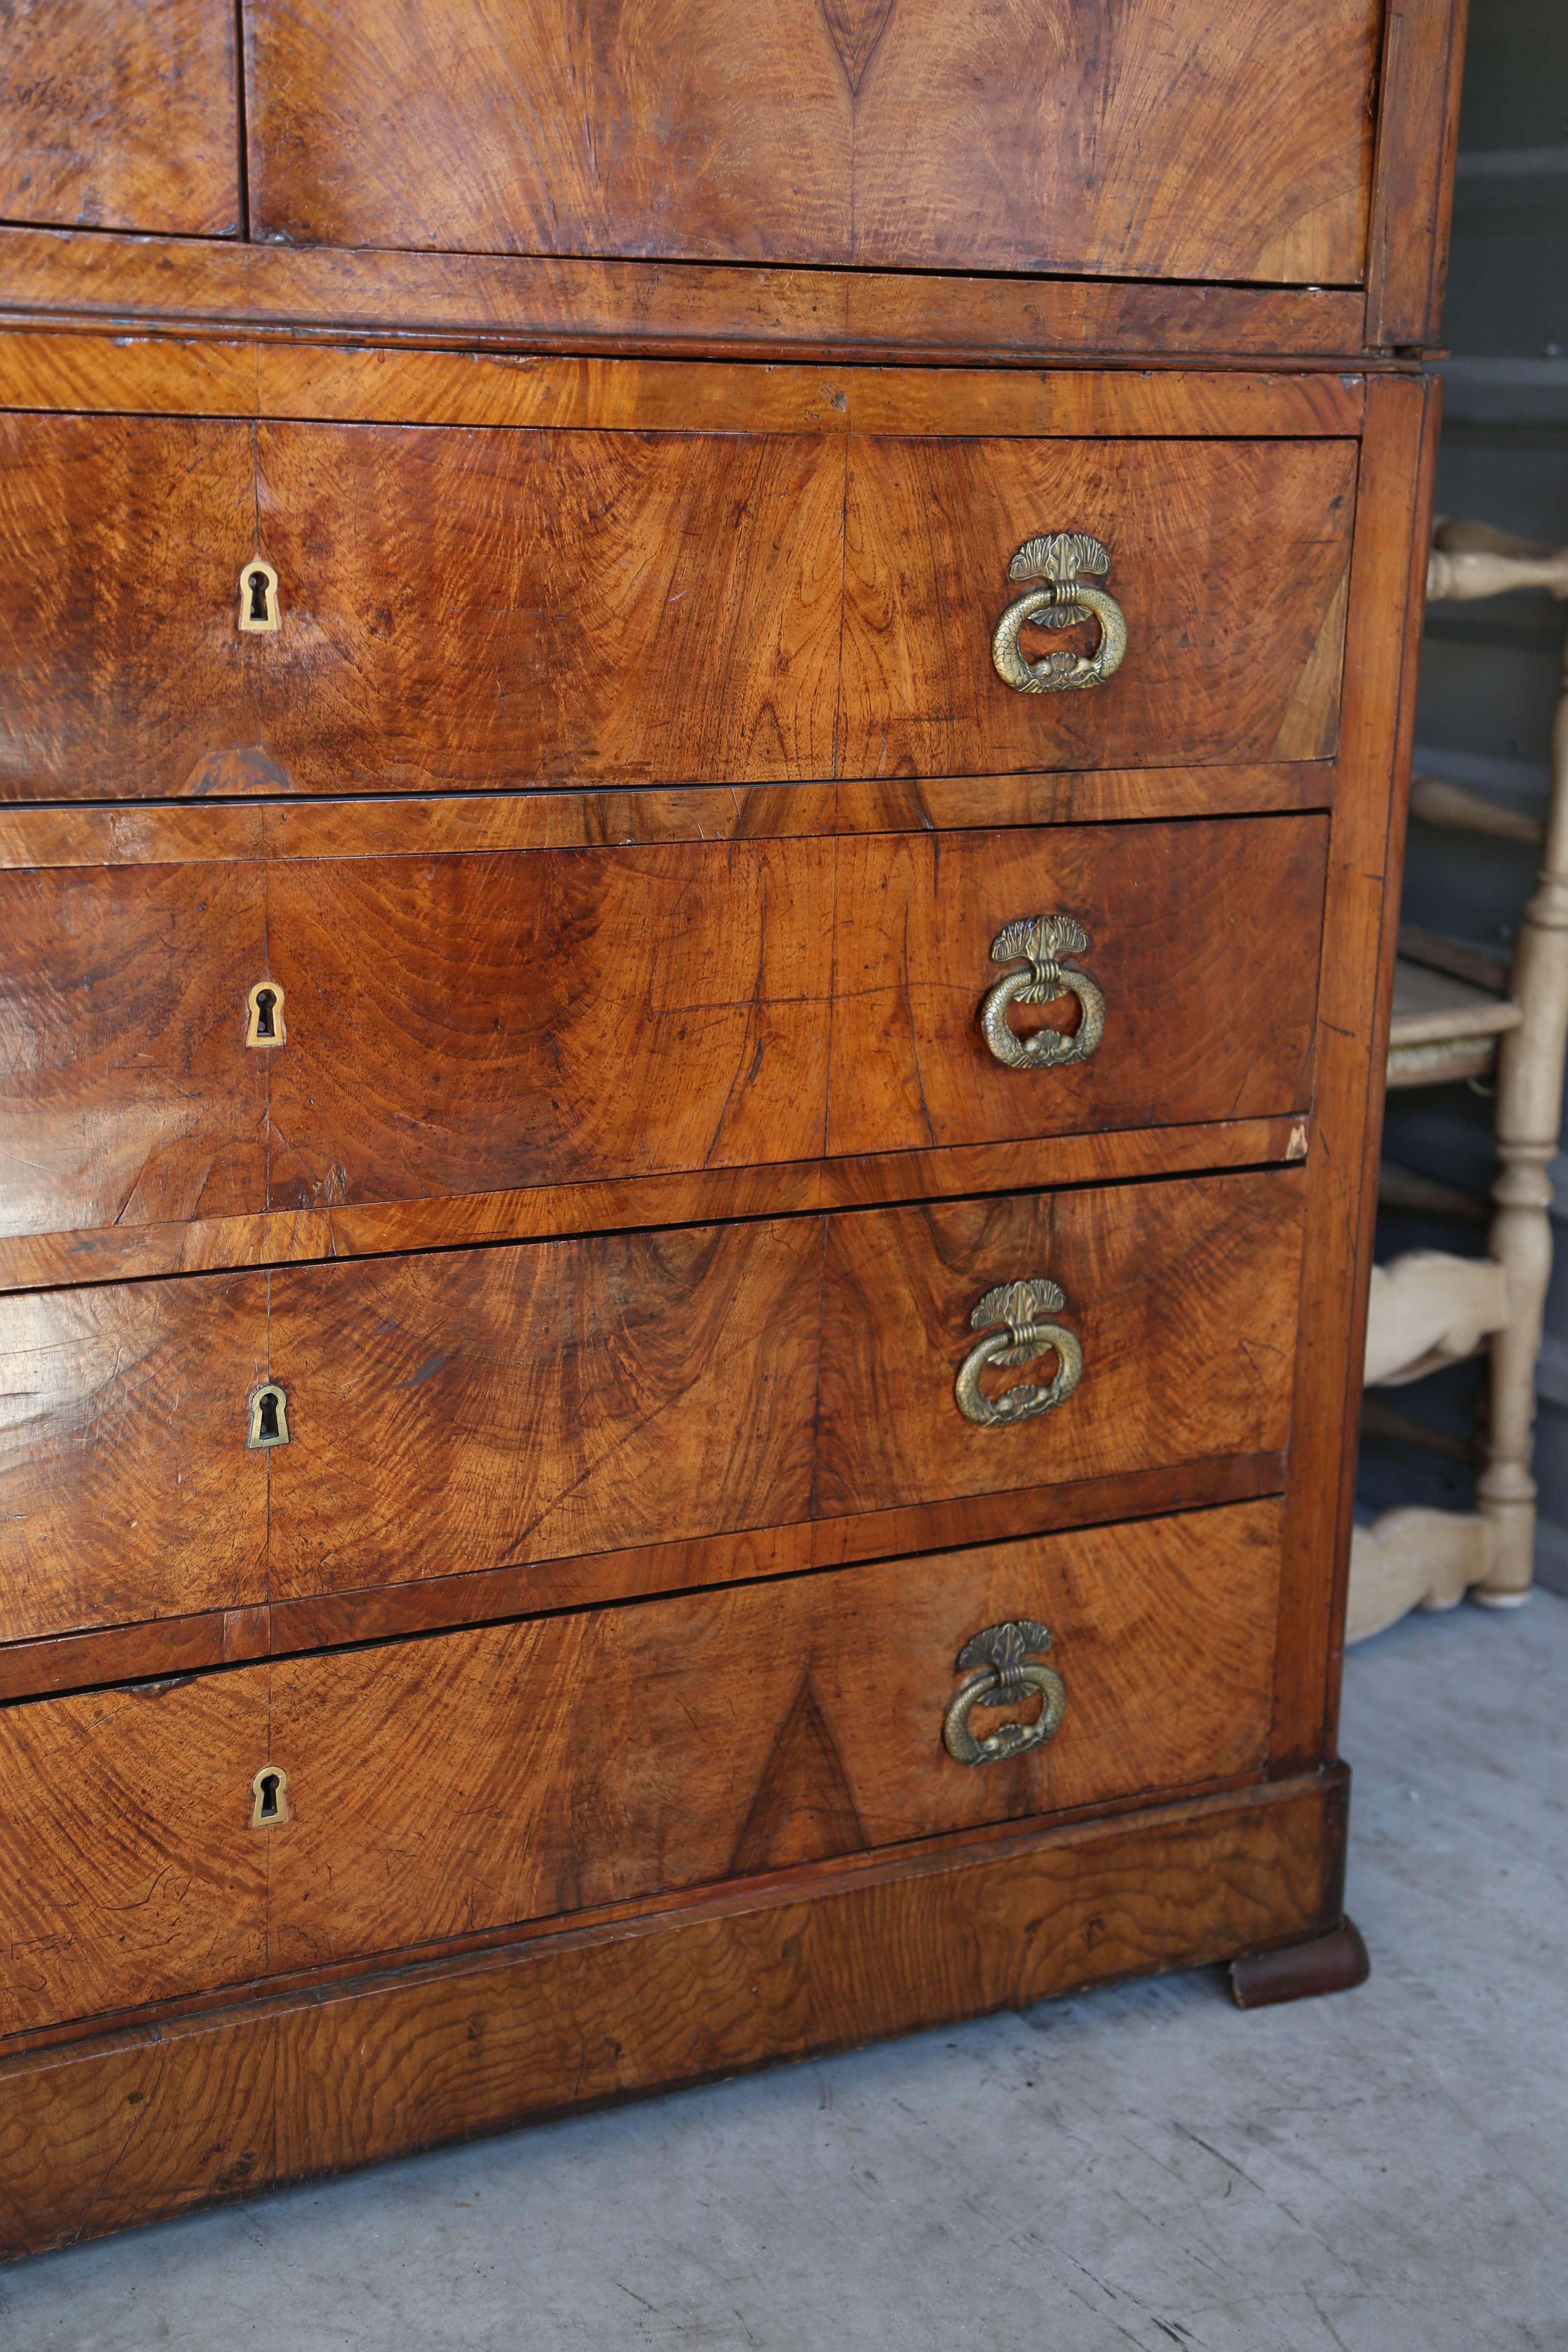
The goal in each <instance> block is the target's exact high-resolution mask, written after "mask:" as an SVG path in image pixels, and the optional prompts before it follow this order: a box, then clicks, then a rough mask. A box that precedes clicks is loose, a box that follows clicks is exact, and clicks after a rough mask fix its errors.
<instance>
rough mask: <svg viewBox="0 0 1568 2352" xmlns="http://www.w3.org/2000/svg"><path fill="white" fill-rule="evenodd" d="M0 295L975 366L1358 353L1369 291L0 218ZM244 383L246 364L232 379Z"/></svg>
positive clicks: (542, 346)
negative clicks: (76, 227)
mask: <svg viewBox="0 0 1568 2352" xmlns="http://www.w3.org/2000/svg"><path fill="white" fill-rule="evenodd" d="M0 296H3V298H4V300H5V306H6V308H7V309H8V310H10V311H11V312H12V313H13V314H16V313H24V314H26V313H31V314H34V315H35V316H36V317H37V318H38V319H39V320H47V322H48V323H49V324H51V325H53V323H54V322H55V321H56V320H57V319H58V315H59V314H60V313H61V312H63V311H69V312H71V313H72V314H73V315H74V316H75V317H78V318H80V319H84V320H103V321H107V320H113V321H115V322H116V323H117V325H121V326H124V327H134V328H139V329H145V328H149V327H151V328H155V329H157V330H159V331H166V330H167V329H169V328H171V327H177V328H179V329H180V330H181V331H184V332H186V333H188V334H191V335H193V336H195V335H201V336H208V335H211V336H216V337H218V338H220V339H225V338H228V337H232V336H233V335H234V334H235V333H236V332H237V331H244V330H245V329H246V328H247V327H258V328H277V327H284V328H291V329H299V330H302V331H304V332H305V333H307V334H312V335H320V336H321V337H322V338H323V339H324V340H326V341H333V342H341V341H342V337H343V334H344V332H345V331H351V332H353V335H354V336H355V337H356V339H358V338H361V337H364V338H368V339H369V340H371V341H375V342H381V343H390V342H395V341H398V340H401V339H402V338H405V337H408V338H411V339H414V340H416V341H417V340H418V339H420V338H434V339H435V340H437V341H440V342H443V343H453V342H456V343H458V344H463V345H468V346H479V347H480V348H487V349H493V350H498V351H503V352H516V353H518V354H519V355H521V356H524V357H532V356H534V355H536V354H538V353H540V352H563V353H565V354H567V355H570V356H573V357H575V356H577V355H580V354H582V353H584V352H593V353H603V354H605V355H616V354H620V353H625V354H627V355H629V356H631V357H634V358H637V359H647V358H648V357H649V356H650V355H657V356H664V357H668V358H675V359H689V358H699V359H700V358H708V357H713V356H717V357H719V358H721V359H756V360H763V361H766V362H768V363H769V364H770V365H773V364H776V363H777V362H779V360H780V358H781V356H787V357H788V358H789V359H792V360H801V359H812V360H826V361H831V362H833V364H834V365H835V366H837V365H838V364H840V363H841V362H845V361H849V360H855V361H865V362H868V363H869V364H873V365H881V364H884V363H885V362H888V361H889V360H898V361H904V360H917V361H921V362H927V361H929V362H940V363H942V364H944V365H945V364H948V363H951V362H954V361H961V362H963V363H964V364H966V365H969V366H974V367H990V366H997V367H1005V368H1015V367H1022V366H1027V365H1029V364H1034V365H1041V364H1044V363H1045V362H1048V361H1050V360H1051V359H1053V358H1054V357H1057V356H1059V355H1065V354H1071V355H1072V356H1074V357H1075V358H1079V359H1083V358H1089V359H1098V360H1103V359H1104V358H1105V357H1106V356H1107V355H1108V354H1110V353H1116V354H1123V353H1132V354H1140V355H1147V356H1148V357H1150V358H1153V359H1158V360H1159V361H1160V362H1162V364H1166V363H1168V362H1170V361H1171V360H1172V359H1173V358H1177V357H1181V358H1186V359H1195V360H1202V359H1205V358H1208V357H1215V358H1219V359H1223V360H1225V361H1226V362H1229V361H1232V360H1234V359H1235V358H1236V357H1237V355H1241V354H1250V355H1252V356H1255V357H1258V358H1265V359H1283V360H1285V361H1286V362H1291V361H1294V360H1297V359H1301V358H1308V357H1313V356H1315V357H1320V358H1328V359H1335V358H1339V359H1341V360H1342V359H1343V358H1344V356H1345V355H1346V354H1348V353H1359V352H1360V350H1361V343H1362V324H1363V314H1364V311H1365V308H1366V305H1365V303H1364V301H1363V298H1362V296H1361V295H1360V294H1359V293H1352V292H1343V291H1338V290H1336V289H1333V288H1324V287H1321V286H1304V287H1300V288H1291V287H1275V286H1257V287H1254V286H1234V285H1208V286H1203V285H1159V284H1148V283H1145V284H1142V285H1141V284H1139V283H1137V282H1136V281H1131V282H1127V283H1122V282H1119V281H1118V280H1116V279H1114V278H1103V279H1099V280H1096V279H1093V278H986V277H958V276H954V275H952V274H951V273H948V272H942V273H940V274H923V273H921V272H919V271H913V272H911V271H904V272H902V273H893V272H889V271H877V270H869V269H837V270H831V269H787V268H786V269H757V268H746V267H742V266H737V265H734V264H728V265H727V264H722V263H721V264H718V265H711V266H710V265H708V264H704V263H701V262H690V261H688V262H669V263H661V262H648V261H570V260H560V259H557V258H555V257H552V256H550V255H542V256H541V255H523V256H512V255H506V254H497V253H410V252H388V251H385V250H382V251H379V252H378V251H375V250H374V249H371V250H367V251H363V252H349V251H346V250H344V249H343V248H342V247H339V248H337V249H332V248H331V247H321V246H318V247H288V246H276V245H273V246H269V245H224V244H221V243H219V242H217V241H216V240H211V241H207V240H203V239H199V238H190V237H184V238H180V237H133V236H112V235H110V234H106V233H103V232H93V233H91V234H86V233H82V232H73V231H70V230H62V229H37V228H7V227H5V226H4V225H0ZM241 398H242V400H243V402H244V404H245V409H244V413H247V414H248V413H249V405H250V403H251V402H253V401H254V400H255V398H256V376H255V372H254V370H253V371H252V373H251V378H250V385H249V388H248V390H247V391H246V392H244V393H243V394H241Z"/></svg>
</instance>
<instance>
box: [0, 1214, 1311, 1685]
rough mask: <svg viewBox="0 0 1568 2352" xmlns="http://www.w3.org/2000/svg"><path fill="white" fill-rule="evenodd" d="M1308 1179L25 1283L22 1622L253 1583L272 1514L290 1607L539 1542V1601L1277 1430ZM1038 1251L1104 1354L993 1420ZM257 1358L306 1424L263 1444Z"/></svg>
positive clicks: (277, 1596)
mask: <svg viewBox="0 0 1568 2352" xmlns="http://www.w3.org/2000/svg"><path fill="white" fill-rule="evenodd" d="M1301 1202H1302V1182H1301V1171H1300V1169H1299V1168H1298V1169H1290V1170H1281V1171H1259V1172H1254V1173H1248V1174H1242V1175H1228V1176H1214V1177H1207V1178H1202V1179H1196V1180H1185V1181H1167V1182H1163V1183H1145V1184H1131V1185H1121V1186H1108V1187H1105V1188H1103V1189H1100V1190H1091V1191H1086V1192H1057V1193H1050V1192H1043V1193H1031V1194H1026V1195H1023V1196H1021V1197H1016V1198H1012V1199H983V1200H977V1201H964V1202H939V1203H931V1204H927V1205H925V1206H921V1207H916V1208H906V1209H888V1210H868V1211H863V1212H858V1213H852V1214H843V1215H837V1216H832V1217H827V1218H817V1217H812V1216H801V1217H792V1218H780V1219H772V1220H767V1219H759V1220H757V1221H755V1222H753V1223H740V1224H731V1225H711V1226H700V1227H688V1228H685V1229H677V1230H673V1231H666V1232H656V1233H627V1234H605V1235H599V1236H595V1237H592V1238H588V1239H583V1240H574V1241H569V1242H557V1243H548V1244H530V1245H526V1246H521V1247H504V1248H494V1249H487V1250H471V1251H452V1252H449V1253H436V1254H430V1255H422V1256H416V1257H405V1258H381V1259H362V1260H359V1261H353V1262H342V1263H339V1264H336V1265H317V1266H308V1267H294V1268H289V1269H286V1270H284V1271H281V1272H277V1273H273V1274H270V1275H267V1274H253V1275H240V1276H228V1277H225V1278H224V1279H223V1280H221V1281H216V1280H214V1279H212V1278H209V1277H195V1278H191V1279H187V1280H183V1281H160V1282H148V1283H142V1284H136V1285H131V1286H121V1287H115V1288H102V1289H100V1288H86V1289H81V1290H74V1291H62V1292H58V1293H51V1294H48V1295H47V1296H44V1297H23V1298H14V1299H9V1300H5V1301H4V1302H0V1342H3V1343H4V1347H5V1354H4V1356H3V1357H0V1376H3V1377H0V1393H4V1394H5V1395H8V1396H9V1398H10V1399H11V1400H12V1402H11V1403H10V1404H9V1406H8V1407H7V1412H8V1414H9V1417H10V1418H9V1427H8V1429H7V1430H6V1432H5V1440H4V1451H3V1452H0V1637H3V1638H5V1639H8V1640H19V1639H26V1638H27V1637H29V1636H33V1635H41V1634H44V1633H51V1632H55V1631H63V1630H67V1629H69V1628H71V1627H73V1626H94V1625H107V1624H111V1623H114V1622H125V1621H128V1620H129V1621H131V1622H140V1621H142V1620H144V1619H151V1618H157V1617H163V1616H168V1615H174V1614H179V1613H182V1612H191V1611H193V1610H197V1609H204V1608H205V1609H214V1608H223V1607H238V1606H241V1605H243V1604H244V1603H246V1602H248V1601H252V1600H255V1599H257V1598H258V1597H259V1595H258V1592H257V1591H256V1581H255V1570H254V1567H253V1565H252V1563H253V1562H254V1560H255V1559H256V1557H257V1550H258V1547H264V1556H265V1560H266V1583H265V1586H264V1588H263V1590H264V1591H265V1592H266V1594H267V1595H268V1597H269V1599H270V1601H272V1602H273V1603H274V1604H277V1603H279V1602H285V1601H292V1600H298V1599H301V1598H308V1597H310V1596H312V1595H317V1594H323V1593H342V1592H352V1591H362V1590H363V1589H365V1588H367V1587H376V1586H385V1585H396V1584H404V1583H407V1582H409V1581H411V1580H423V1579H426V1578H430V1577H437V1576H457V1575H461V1574H464V1573H467V1572H470V1571H475V1570H486V1569H492V1568H497V1567H500V1566H502V1565H510V1564H521V1565H531V1564H534V1563H537V1564H538V1565H539V1567H540V1570H541V1577H540V1585H539V1591H540V1594H541V1601H542V1605H548V1594H549V1590H550V1580H549V1572H548V1563H549V1562H550V1561H552V1560H556V1559H569V1558H574V1557H577V1556H581V1555H583V1554H589V1553H605V1552H610V1551H613V1550H616V1549H624V1548H628V1547H636V1546H640V1545H652V1544H669V1543H678V1542H680V1541H683V1540H686V1539H695V1538H707V1537H716V1536H722V1535H727V1534H730V1533H732V1532H736V1531H739V1530H743V1529H748V1528H754V1529H764V1528H778V1527H784V1526H795V1525H799V1524H803V1523H805V1522H808V1521H810V1520H812V1519H815V1518H826V1519H833V1518H837V1517H846V1516H848V1515H855V1514H867V1513H877V1512H880V1511H885V1510H890V1509H895V1508H900V1507H906V1506H912V1505H920V1504H923V1503H935V1502H940V1501H943V1500H945V1499H948V1498H951V1497H955V1496H957V1497H962V1496H978V1495H985V1494H993V1493H1003V1492H1010V1491H1012V1490H1014V1489H1019V1488H1032V1487H1040V1486H1051V1485H1053V1484H1058V1483H1061V1482H1068V1481H1078V1480H1087V1479H1101V1480H1114V1479H1117V1478H1121V1477H1124V1476H1131V1475H1135V1474H1138V1473H1140V1472H1142V1471H1144V1470H1147V1469H1149V1468H1151V1467H1155V1466H1161V1465H1181V1464H1187V1463H1196V1462H1203V1461H1209V1460H1213V1459H1215V1458H1216V1457H1225V1456H1231V1455H1245V1456H1255V1455H1260V1454H1261V1455H1274V1454H1278V1453H1279V1451H1280V1450H1281V1449H1282V1448H1283V1446H1284V1444H1285V1442H1286V1437H1287V1433H1288V1430H1289V1410H1290V1391H1291V1381H1292V1376H1293V1375H1292V1365H1293V1347H1294V1339H1295V1320H1296V1299H1297V1285H1298V1276H1299V1267H1300V1240H1301ZM1030 1276H1046V1277H1047V1278H1048V1279H1050V1280H1053V1281H1054V1282H1056V1283H1057V1284H1058V1285H1059V1286H1060V1288H1061V1290H1062V1291H1063V1292H1064V1293H1065V1296H1066V1305H1065V1307H1063V1308H1062V1310H1061V1320H1062V1321H1063V1322H1064V1323H1065V1324H1066V1326H1067V1327H1068V1329H1069V1330H1070V1331H1072V1332H1073V1333H1074V1334H1075V1335H1076V1337H1077V1338H1078V1339H1079V1341H1080V1342H1081V1345H1082V1349H1083V1357H1084V1370H1083V1375H1082V1379H1081V1381H1080V1382H1079V1386H1078V1387H1077V1389H1076V1390H1075V1391H1073V1392H1072V1393H1071V1394H1070V1395H1068V1396H1066V1398H1065V1399H1064V1401H1063V1402H1060V1403H1059V1404H1058V1405H1057V1406H1056V1407H1055V1409H1054V1410H1051V1411H1048V1412H1044V1413H1042V1414H1040V1415H1038V1416H1037V1417H1034V1418H1030V1419H1027V1420H1024V1421H1020V1422H1017V1423H1014V1424H1011V1425H1005V1426H989V1427H987V1426H980V1425H976V1424H975V1423H973V1421H971V1420H967V1419H965V1418H964V1417H963V1414H962V1413H961V1412H960V1410H959V1407H958V1403H957V1402H956V1398H955V1387H954V1383H955V1380H956V1377H957V1375H958V1372H959V1370H960V1367H961V1365H962V1364H963V1361H964V1360H965V1358H966V1356H967V1355H968V1354H969V1352H970V1350H971V1349H973V1348H974V1347H976V1345H977V1344H979V1343H978V1342H977V1340H976V1337H975V1328H974V1327H973V1326H972V1322H971V1317H972V1314H973V1311H974V1310H975V1309H976V1308H977V1307H978V1306H979V1304H980V1302H981V1301H982V1299H983V1298H984V1297H985V1296H986V1295H987V1294H988V1293H990V1292H992V1291H993V1290H994V1287H995V1286H997V1285H1001V1284H1006V1283H1009V1282H1012V1281H1016V1280H1020V1279H1024V1278H1027V1277H1030ZM982 1320H983V1321H984V1318H982ZM987 1328H988V1329H990V1328H993V1327H991V1326H987ZM215 1334H216V1338H215ZM220 1342H221V1344H220ZM1000 1344H1001V1339H1000V1338H995V1345H996V1346H1000ZM992 1351H993V1352H994V1349H993V1350H992ZM264 1376H265V1377H266V1378H268V1379H269V1380H271V1381H275V1382H277V1383H279V1384H280V1385H281V1387H282V1389H283V1391H284V1392H285V1404H286V1413H285V1418H286V1422H287V1433H288V1442H287V1444H278V1445H275V1446H272V1447H269V1448H266V1449H252V1448H248V1447H247V1433H250V1430H251V1413H250V1408H249V1405H248V1402H247V1400H248V1398H249V1395H250V1393H251V1391H252V1389H253V1388H254V1386H255V1384H256V1382H257V1381H258V1380H260V1379H261V1378H262V1377H264ZM1012 1377H1013V1378H1014V1379H1015V1380H1016V1379H1018V1378H1024V1379H1033V1380H1039V1379H1044V1378H1046V1377H1047V1370H1046V1368H1045V1360H1042V1362H1041V1363H1039V1364H1036V1365H1035V1366H1033V1367H1031V1368H1027V1369H1026V1370H1025V1371H1024V1372H1023V1373H1022V1374H1017V1373H1016V1374H1014V1375H1013V1376H1012ZM986 1378H987V1380H988V1381H993V1382H998V1383H1000V1384H1001V1385H1003V1386H1005V1385H1006V1383H1007V1381H1008V1378H1009V1375H1008V1374H1006V1373H1005V1372H998V1371H992V1372H989V1373H987V1375H986ZM262 1465H265V1470H264V1471H263V1467H262Z"/></svg>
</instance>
